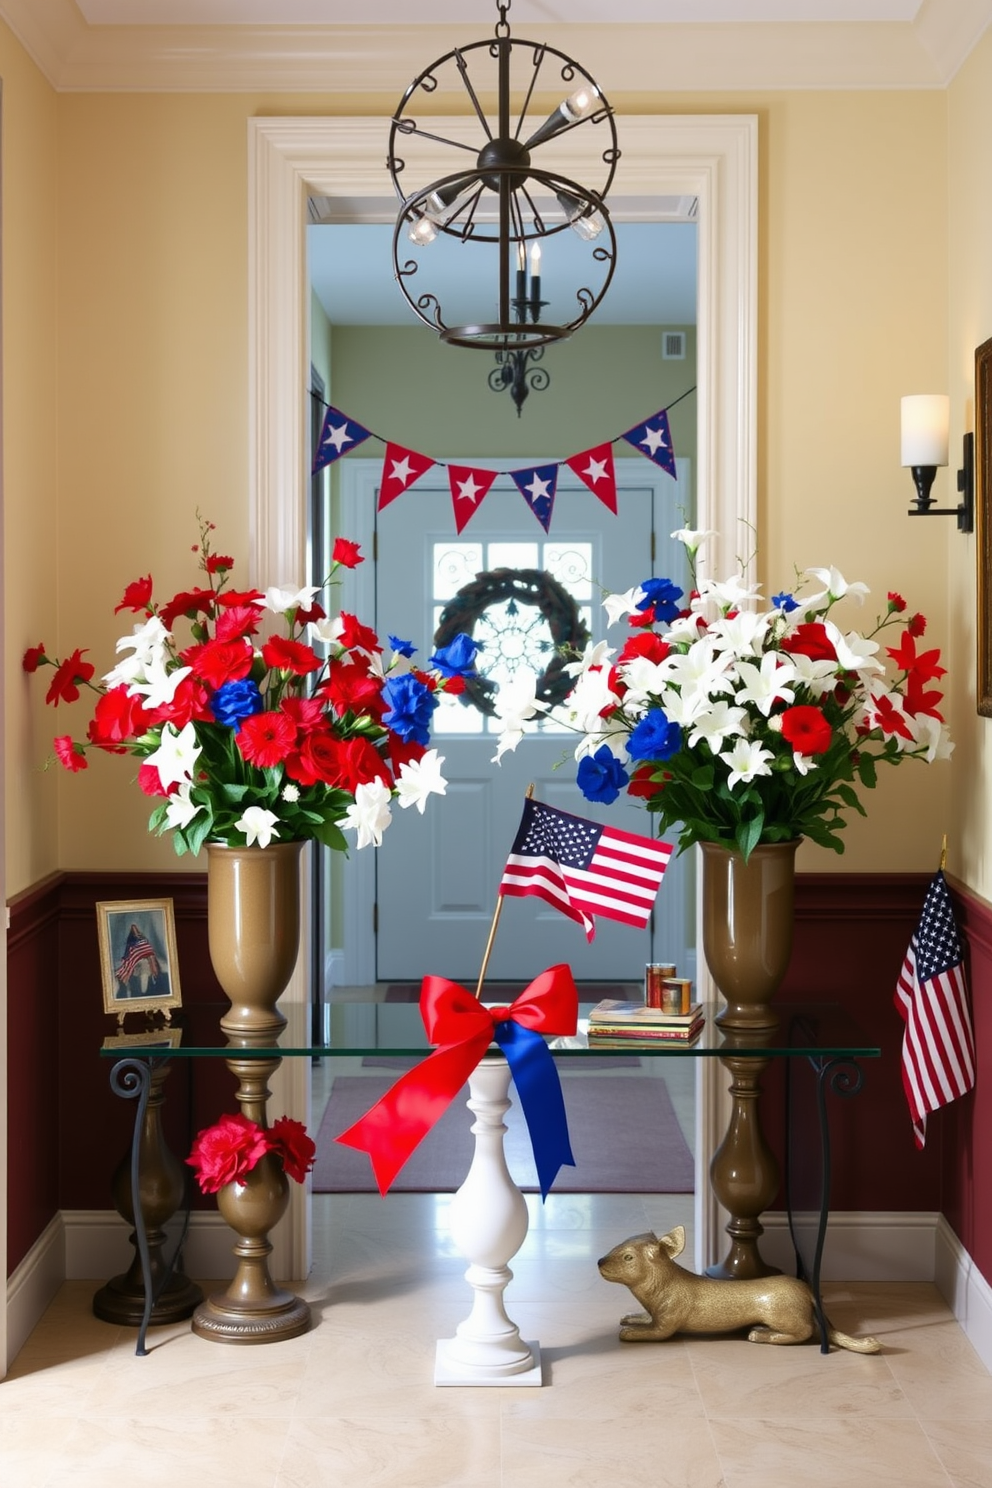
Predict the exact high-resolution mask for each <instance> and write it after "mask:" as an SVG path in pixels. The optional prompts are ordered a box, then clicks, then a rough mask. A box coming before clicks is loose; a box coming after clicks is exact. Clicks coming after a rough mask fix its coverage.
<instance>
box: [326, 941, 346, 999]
mask: <svg viewBox="0 0 992 1488" xmlns="http://www.w3.org/2000/svg"><path fill="white" fill-rule="evenodd" d="M344 973H345V954H344V951H341V950H330V951H328V952H327V955H326V956H325V957H324V996H323V997H322V999H321V1001H326V1000H327V995H328V993H329V992H330V991H331V988H332V987H343V986H344V985H345V980H344Z"/></svg>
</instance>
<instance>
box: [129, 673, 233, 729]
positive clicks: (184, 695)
mask: <svg viewBox="0 0 992 1488" xmlns="http://www.w3.org/2000/svg"><path fill="white" fill-rule="evenodd" d="M209 696H210V694H209V693H208V692H207V689H206V687H204V685H203V683H202V682H201V681H200V680H199V678H198V677H194V676H193V675H192V674H191V675H189V676H188V677H184V678H183V679H182V681H181V682H180V683H179V685H178V687H177V688H176V690H175V692H174V693H173V694H172V701H171V703H163V704H162V705H161V707H159V708H149V709H147V710H146V712H145V727H146V728H155V727H156V725H157V724H160V723H171V724H172V726H173V728H175V729H176V730H181V729H184V728H185V727H186V725H187V724H188V723H215V722H216V719H215V718H214V715H213V713H212V712H211V710H210V704H209V701H208V699H209Z"/></svg>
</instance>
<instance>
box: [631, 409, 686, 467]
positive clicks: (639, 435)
mask: <svg viewBox="0 0 992 1488" xmlns="http://www.w3.org/2000/svg"><path fill="white" fill-rule="evenodd" d="M622 437H623V438H624V439H626V441H627V443H628V444H632V445H633V446H634V448H635V449H636V450H640V452H641V454H642V455H647V457H648V459H649V460H653V461H654V463H655V464H656V465H660V466H661V468H662V470H667V472H668V474H669V475H670V476H672V477H673V479H674V478H676V471H675V451H674V449H673V448H672V431H671V429H670V428H669V427H668V413H667V410H666V409H664V408H662V409H659V411H658V412H657V413H656V414H654V415H653V417H651V418H649V419H646V420H645V422H644V423H643V424H637V425H636V426H635V427H634V428H633V429H628V430H627V432H626V434H624V435H623V436H622Z"/></svg>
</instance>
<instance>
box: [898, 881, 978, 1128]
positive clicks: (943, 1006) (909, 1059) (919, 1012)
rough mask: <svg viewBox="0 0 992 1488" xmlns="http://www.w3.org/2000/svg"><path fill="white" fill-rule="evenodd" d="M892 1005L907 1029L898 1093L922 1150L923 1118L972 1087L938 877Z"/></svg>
mask: <svg viewBox="0 0 992 1488" xmlns="http://www.w3.org/2000/svg"><path fill="white" fill-rule="evenodd" d="M894 1000H895V1005H896V1007H897V1008H898V1010H899V1013H900V1014H901V1016H902V1019H903V1022H904V1023H905V1025H906V1028H905V1031H904V1033H903V1040H902V1083H903V1089H904V1091H905V1092H906V1100H907V1102H908V1104H909V1114H910V1118H911V1119H912V1123H913V1136H914V1139H915V1141H916V1145H917V1147H922V1146H923V1145H924V1143H925V1141H926V1131H927V1115H928V1113H929V1112H931V1111H936V1110H939V1108H940V1107H941V1106H946V1105H948V1104H949V1103H950V1102H951V1101H952V1100H956V1099H957V1098H958V1097H959V1096H962V1095H964V1094H966V1092H967V1091H969V1090H971V1088H972V1086H973V1085H974V1083H975V1036H974V1032H973V1031H972V1025H971V1010H970V1008H969V1007H968V993H967V989H966V986H965V978H964V966H963V958H962V954H961V942H960V940H959V938H958V928H957V923H956V921H955V918H954V906H953V904H952V903H951V896H950V893H949V892H948V888H947V882H946V880H945V878H944V875H943V872H938V873H937V874H936V876H935V877H934V879H933V880H932V882H931V884H930V887H929V889H928V890H927V897H926V899H925V900H924V903H923V913H922V914H921V915H920V921H919V924H918V925H917V927H916V930H915V931H914V933H913V938H912V940H911V941H910V943H909V949H908V950H907V952H906V957H905V960H904V961H903V964H902V970H901V971H900V973H899V980H898V982H897V983H896V991H895V999H894Z"/></svg>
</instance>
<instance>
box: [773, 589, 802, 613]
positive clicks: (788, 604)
mask: <svg viewBox="0 0 992 1488" xmlns="http://www.w3.org/2000/svg"><path fill="white" fill-rule="evenodd" d="M772 604H773V605H774V606H775V608H776V609H777V610H781V611H782V613H783V614H785V615H788V614H789V613H790V611H792V610H798V608H799V605H798V604H797V602H796V601H795V600H794V599H793V597H792V595H791V594H786V592H785V590H784V589H783V591H782V593H781V594H773V595H772Z"/></svg>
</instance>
